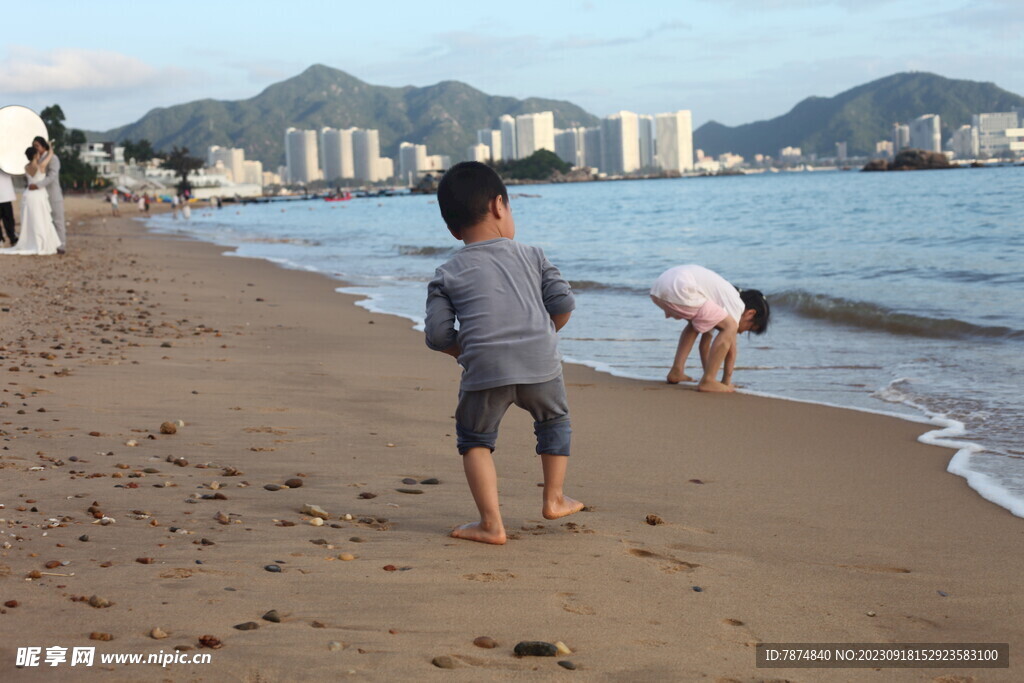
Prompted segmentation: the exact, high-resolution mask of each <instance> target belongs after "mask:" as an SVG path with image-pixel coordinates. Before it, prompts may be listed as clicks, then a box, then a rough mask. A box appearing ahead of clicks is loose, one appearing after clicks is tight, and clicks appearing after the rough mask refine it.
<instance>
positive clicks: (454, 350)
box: [441, 344, 462, 358]
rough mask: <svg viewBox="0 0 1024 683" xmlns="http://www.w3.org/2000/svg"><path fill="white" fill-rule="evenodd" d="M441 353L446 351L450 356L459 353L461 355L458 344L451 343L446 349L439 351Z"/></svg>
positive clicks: (456, 355) (457, 355)
mask: <svg viewBox="0 0 1024 683" xmlns="http://www.w3.org/2000/svg"><path fill="white" fill-rule="evenodd" d="M441 353H447V354H448V355H449V356H451V357H452V358H458V357H459V356H460V355H462V349H461V348H460V347H459V345H458V344H452V345H451V346H449V347H448V348H447V349H444V350H443V351H441Z"/></svg>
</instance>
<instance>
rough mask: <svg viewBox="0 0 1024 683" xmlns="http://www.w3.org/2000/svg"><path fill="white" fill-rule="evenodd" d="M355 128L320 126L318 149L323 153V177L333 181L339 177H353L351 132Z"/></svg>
mask: <svg viewBox="0 0 1024 683" xmlns="http://www.w3.org/2000/svg"><path fill="white" fill-rule="evenodd" d="M354 131H355V128H342V129H340V130H339V129H337V128H322V129H321V130H320V149H321V151H322V152H323V155H324V179H325V180H327V182H333V181H335V180H338V179H339V178H352V177H355V164H354V161H353V157H352V133H353V132H354Z"/></svg>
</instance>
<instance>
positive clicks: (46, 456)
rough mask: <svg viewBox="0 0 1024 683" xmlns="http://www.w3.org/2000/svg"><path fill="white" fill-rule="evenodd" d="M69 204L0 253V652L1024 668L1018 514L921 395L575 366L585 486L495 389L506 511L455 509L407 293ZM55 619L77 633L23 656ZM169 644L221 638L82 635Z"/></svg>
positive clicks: (272, 677) (623, 675) (940, 673)
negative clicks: (895, 658)
mask: <svg viewBox="0 0 1024 683" xmlns="http://www.w3.org/2000/svg"><path fill="white" fill-rule="evenodd" d="M225 210H229V209H225ZM68 213H69V217H70V220H71V221H72V225H71V226H70V227H69V231H68V232H69V253H68V254H67V255H66V256H63V257H56V256H55V257H8V258H6V259H4V260H3V262H2V271H0V272H2V276H0V278H2V279H0V307H2V308H3V312H2V313H0V356H2V360H0V373H2V375H0V376H2V377H3V379H4V380H5V381H4V382H3V391H2V392H0V430H2V431H0V439H2V441H0V445H2V450H0V469H2V475H3V488H2V493H0V504H3V509H2V510H0V518H3V522H2V524H0V531H2V532H3V536H2V537H0V544H2V549H0V603H7V604H8V606H6V607H2V608H0V625H2V632H3V633H4V635H5V637H4V638H3V642H2V644H0V672H2V674H0V678H2V679H3V680H25V681H32V680H40V681H50V680H76V681H77V680H84V681H90V680H103V681H121V680H124V681H130V680H172V681H226V680H227V681H250V682H252V681H293V680H302V681H304V680H310V681H314V680H315V681H321V680H335V679H339V678H352V679H357V680H380V681H385V680H386V681H393V680H440V679H442V678H445V679H450V680H459V681H480V680H517V679H520V678H525V677H527V676H528V677H530V678H531V679H534V678H535V679H539V680H549V679H555V678H563V677H570V676H576V677H581V680H599V681H662V680H665V681H695V680H708V681H761V680H791V681H817V680H835V681H849V680H877V681H889V680H911V681H944V682H946V683H953V682H954V681H1015V680H1020V679H1021V678H1022V673H1021V667H1020V665H1018V664H1014V659H1013V657H1015V656H1019V654H1018V653H1021V652H1024V649H1022V648H1024V592H1022V591H1021V590H1020V585H1021V581H1020V568H1019V566H1018V565H1019V562H1018V561H1017V558H1018V556H1019V549H1020V548H1021V547H1022V544H1024V520H1021V519H1019V518H1016V517H1013V516H1012V515H1011V514H1010V513H1009V512H1007V511H1006V510H1004V509H1002V508H999V507H997V506H995V505H993V504H991V503H988V502H986V501H984V500H983V499H982V498H980V497H979V496H978V495H977V494H976V493H974V492H973V491H972V490H971V489H970V488H968V486H967V484H966V482H965V481H964V480H963V479H961V478H959V477H956V476H953V475H951V474H948V473H947V472H946V471H945V470H946V466H947V464H948V462H949V459H950V457H951V456H952V451H950V450H948V449H942V448H937V447H932V446H926V445H923V444H921V443H919V442H918V441H917V439H918V437H919V436H920V435H921V434H922V433H923V432H924V431H927V430H928V428H927V426H926V425H921V424H915V423H912V422H908V421H903V420H898V419H895V418H890V417H885V416H881V415H874V414H868V413H861V412H854V411H850V410H842V409H837V408H830V407H824V406H817V405H810V404H801V403H795V402H788V401H782V400H774V399H766V398H760V397H754V396H749V395H724V396H708V395H698V394H697V393H696V392H695V391H693V390H692V387H685V386H669V385H665V384H658V383H652V382H641V381H636V380H627V379H620V378H615V377H611V376H608V375H603V374H600V373H597V372H594V371H592V370H589V369H587V368H583V367H579V366H571V365H567V366H566V367H565V378H566V383H567V386H568V391H569V401H570V406H571V410H572V417H573V435H574V444H573V453H574V455H573V456H572V461H571V463H570V467H569V475H568V479H567V487H566V493H567V494H569V495H571V496H573V497H575V498H578V499H580V500H582V501H584V502H585V503H586V504H587V505H588V508H587V510H586V511H584V512H581V513H579V514H577V515H574V516H572V517H569V518H566V519H564V520H558V521H554V522H549V521H547V520H544V519H543V518H542V517H541V514H540V504H541V496H540V489H539V488H537V484H538V482H540V480H541V472H540V463H539V460H538V459H537V458H536V456H534V455H533V434H532V429H531V424H530V420H529V417H528V416H527V415H526V414H525V413H523V412H521V411H511V412H510V413H509V414H508V416H507V417H506V419H505V421H504V423H503V425H502V436H501V438H500V441H499V444H498V450H497V452H496V454H495V460H496V463H497V466H498V471H499V477H500V486H501V496H502V506H503V514H504V517H505V522H506V524H507V525H508V527H509V531H510V532H512V537H511V540H510V541H509V543H508V545H506V546H504V547H493V546H486V545H481V544H476V543H470V542H465V541H458V540H455V539H452V538H449V537H447V536H446V534H447V533H448V531H449V530H450V529H451V528H452V527H453V526H455V525H457V524H461V523H464V522H467V521H471V520H473V519H474V518H475V508H474V506H473V502H472V499H471V497H470V495H469V492H468V489H467V487H466V484H465V480H464V477H463V474H462V466H461V461H460V458H459V456H458V454H457V452H456V451H455V447H454V438H453V433H454V420H453V419H452V415H453V411H454V408H455V404H456V396H457V390H458V384H459V372H458V367H457V365H456V364H455V362H454V361H453V360H452V359H451V358H449V357H447V356H444V355H442V354H438V353H433V352H431V351H429V350H428V349H427V348H426V346H425V345H424V343H423V337H422V334H421V333H420V332H416V331H414V330H412V329H411V325H410V323H409V322H408V321H406V320H402V319H398V318H394V317H388V316H383V315H379V314H372V313H369V312H367V311H366V310H364V309H362V308H359V307H357V306H355V305H353V302H354V298H353V297H350V296H347V295H342V294H338V293H336V292H335V288H336V287H338V286H339V283H338V282H336V281H333V280H330V279H328V278H326V277H322V276H320V275H317V274H313V273H307V272H299V271H288V270H283V269H281V268H278V267H276V266H274V265H272V264H270V263H267V262H263V261H257V260H250V259H243V258H232V257H226V256H224V255H222V252H223V251H224V250H223V249H222V248H219V247H215V246H212V245H208V244H204V243H199V242H194V241H190V240H185V239H174V238H169V237H163V236H154V235H151V234H148V233H147V232H146V231H145V229H144V228H143V226H142V225H141V224H140V223H139V222H138V221H136V220H133V218H134V216H136V215H137V213H136V212H135V211H134V210H133V207H125V208H124V209H123V210H122V213H123V214H124V217H123V218H120V219H115V218H112V217H110V216H109V207H108V206H107V205H106V204H105V203H103V201H102V199H101V198H100V197H98V196H97V197H93V198H71V199H69V200H68ZM572 325H573V323H572V322H571V321H570V323H569V326H568V328H567V330H571V328H572ZM779 343H784V342H781V341H780V342H779ZM177 421H181V423H183V424H181V425H179V424H176V423H177ZM164 423H169V424H168V425H167V427H166V428H164V430H163V431H162V429H161V426H162V425H164ZM172 430H173V431H174V432H175V433H173V434H168V433H163V432H166V431H172ZM430 479H436V480H437V481H438V483H422V482H424V481H425V480H430ZM289 480H293V481H292V482H291V484H290V485H288V486H287V487H283V486H282V485H284V484H285V482H286V481H289ZM268 487H269V488H268ZM275 487H280V488H277V490H270V489H274V488H275ZM403 490H404V491H403ZM306 505H314V506H318V507H319V508H320V509H321V510H322V511H323V512H325V513H326V516H327V518H326V520H324V523H323V524H322V525H319V526H314V525H313V524H312V523H311V521H312V520H313V519H314V517H312V516H311V515H310V514H306V513H304V512H303V508H304V506H306ZM652 516H653V517H652ZM105 520H112V521H109V522H107V523H104V521H105ZM649 521H650V522H655V523H654V524H652V523H649ZM267 566H275V567H277V568H278V569H279V571H268V570H267V569H266V567H267ZM32 572H38V573H39V574H32ZM32 576H36V577H38V578H29V577H32ZM93 596H96V599H94V600H92V602H91V603H90V598H92V597H93ZM15 603H16V605H15V606H10V605H14V604H15ZM105 603H109V605H107V606H102V605H104V604H105ZM95 605H100V606H95ZM271 610H276V612H277V614H278V616H279V621H278V622H275V621H269V620H267V619H265V618H264V616H265V615H266V614H267V613H268V612H269V611H271ZM247 622H252V623H253V624H255V625H256V626H258V628H252V629H249V630H239V629H237V628H236V626H238V625H241V624H246V623H247ZM154 629H159V631H158V632H157V633H156V635H162V634H166V637H165V638H154V637H152V634H153V630H154ZM160 632H162V634H161V633H160ZM91 634H95V635H96V636H98V637H101V638H103V637H105V636H104V635H103V634H107V635H109V636H110V637H111V638H112V639H111V640H95V639H90V635H91ZM480 636H488V637H490V638H493V639H494V640H495V641H496V642H497V647H495V648H481V647H477V646H475V645H474V642H473V641H474V639H475V638H478V637H480ZM201 639H202V641H203V643H205V645H214V646H216V647H213V648H211V647H207V646H204V645H202V644H201V643H200V640H201ZM520 641H548V642H552V643H553V642H556V641H560V642H562V643H564V644H565V645H566V646H567V647H568V648H569V649H570V650H571V651H572V653H571V654H566V655H559V656H557V657H553V658H552V657H543V658H542V657H523V658H518V657H516V656H514V654H513V647H514V646H515V645H516V643H518V642H520ZM759 642H794V643H808V642H821V643H895V642H919V643H924V642H944V643H957V642H963V643H968V642H969V643H1009V647H1010V653H1011V668H1010V669H978V668H975V669H952V668H922V669H893V668H883V669H855V670H854V669H758V668H756V667H755V645H756V644H757V643H759ZM51 646H60V647H65V648H69V651H70V648H74V647H95V648H96V653H97V654H96V656H97V661H96V663H95V664H94V665H93V666H92V667H83V666H81V665H79V666H75V667H71V666H70V664H69V663H63V664H60V665H58V666H55V667H54V666H49V665H47V664H46V663H45V661H43V662H41V663H40V665H39V666H35V667H23V668H21V669H18V668H16V665H15V664H16V653H17V650H18V648H19V647H41V648H43V651H42V655H41V659H42V658H44V657H45V653H46V648H48V647H51ZM175 648H187V650H184V652H185V653H186V654H188V655H190V656H191V655H195V654H197V653H198V654H210V655H211V659H212V661H211V662H210V663H208V664H171V665H169V666H167V667H161V666H160V665H159V664H121V665H115V664H106V665H103V664H100V662H99V661H98V658H99V655H100V653H141V654H143V655H148V654H150V653H159V652H161V651H162V652H164V653H170V652H173V651H174V650H175ZM439 657H447V658H448V660H447V661H442V660H437V661H438V662H439V663H443V664H451V665H452V666H453V667H454V668H452V669H450V670H448V669H442V668H440V667H438V666H437V665H436V664H435V663H434V661H435V658H439ZM558 661H571V662H572V663H573V665H574V666H575V667H576V669H575V671H569V670H566V669H564V668H561V667H560V666H559V665H558V664H557V662H558Z"/></svg>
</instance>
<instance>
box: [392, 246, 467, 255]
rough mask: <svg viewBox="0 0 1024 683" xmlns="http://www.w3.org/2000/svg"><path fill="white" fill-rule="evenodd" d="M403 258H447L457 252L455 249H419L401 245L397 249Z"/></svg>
mask: <svg viewBox="0 0 1024 683" xmlns="http://www.w3.org/2000/svg"><path fill="white" fill-rule="evenodd" d="M395 249H397V250H398V253H399V254H401V255H402V256H445V255H447V254H451V253H452V252H454V251H455V247H417V246H414V245H409V244H399V245H398V246H396V247H395Z"/></svg>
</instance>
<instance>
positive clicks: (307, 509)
mask: <svg viewBox="0 0 1024 683" xmlns="http://www.w3.org/2000/svg"><path fill="white" fill-rule="evenodd" d="M302 514H304V515H309V516H310V517H319V518H321V519H327V518H329V517H330V515H329V514H327V511H326V510H324V509H323V508H322V507H320V506H319V505H312V504H310V503H306V504H305V505H303V506H302Z"/></svg>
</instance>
